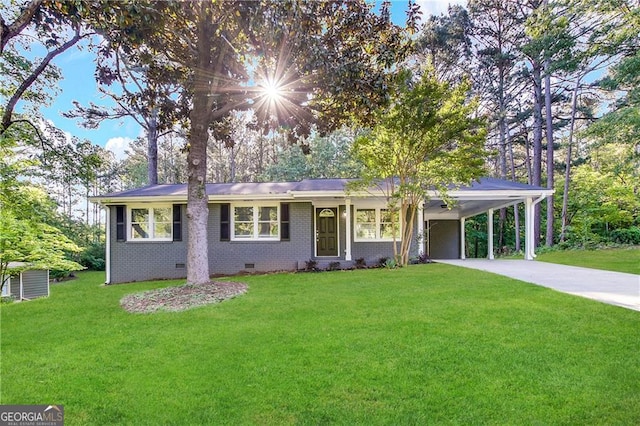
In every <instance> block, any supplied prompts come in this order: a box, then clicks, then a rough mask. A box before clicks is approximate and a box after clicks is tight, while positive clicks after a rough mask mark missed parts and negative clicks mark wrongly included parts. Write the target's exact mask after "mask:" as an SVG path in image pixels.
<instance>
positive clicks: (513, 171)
mask: <svg viewBox="0 0 640 426" xmlns="http://www.w3.org/2000/svg"><path fill="white" fill-rule="evenodd" d="M505 136H506V139H507V146H508V147H509V161H510V166H511V180H512V181H514V182H515V181H516V165H515V159H514V158H513V145H512V144H511V136H510V134H509V131H508V130H507V133H506V135H505ZM513 220H514V224H513V226H514V228H515V230H514V231H515V247H514V248H515V251H516V252H519V251H520V214H519V211H518V204H514V206H513Z"/></svg>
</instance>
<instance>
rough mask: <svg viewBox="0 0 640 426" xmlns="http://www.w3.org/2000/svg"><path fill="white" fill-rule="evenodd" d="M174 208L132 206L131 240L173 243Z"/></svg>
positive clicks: (130, 212) (130, 213)
mask: <svg viewBox="0 0 640 426" xmlns="http://www.w3.org/2000/svg"><path fill="white" fill-rule="evenodd" d="M172 239H173V208H172V206H170V205H169V206H132V207H130V208H129V240H131V241H152V240H153V241H171V240H172Z"/></svg>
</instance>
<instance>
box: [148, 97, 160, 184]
mask: <svg viewBox="0 0 640 426" xmlns="http://www.w3.org/2000/svg"><path fill="white" fill-rule="evenodd" d="M147 158H148V168H147V172H148V175H149V185H157V184H158V109H157V108H155V107H154V108H153V109H152V110H151V117H149V121H148V128H147Z"/></svg>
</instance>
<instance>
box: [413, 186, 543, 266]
mask: <svg viewBox="0 0 640 426" xmlns="http://www.w3.org/2000/svg"><path fill="white" fill-rule="evenodd" d="M553 192H554V191H553V190H552V189H547V188H542V187H537V186H532V185H527V184H523V183H519V182H511V181H506V180H502V179H495V178H482V179H480V180H479V181H476V182H474V183H473V184H471V185H470V186H464V187H460V188H457V189H453V190H451V191H449V193H448V196H449V198H450V199H451V200H452V202H451V203H450V204H448V203H447V202H445V201H444V200H443V199H442V198H441V197H439V196H438V195H437V193H435V192H434V193H433V194H431V197H430V198H429V200H428V201H427V202H426V203H425V205H424V207H423V209H422V212H418V217H422V218H423V220H421V221H419V229H418V233H419V235H425V236H426V238H425V241H424V246H423V247H421V248H422V249H423V250H424V251H425V252H426V253H427V254H428V255H429V256H430V257H431V258H432V259H438V258H440V259H456V258H457V259H465V257H466V256H465V237H466V236H465V221H466V219H468V218H470V217H474V216H477V215H479V214H482V213H487V221H488V223H487V245H488V247H489V250H488V251H489V255H488V258H489V259H494V250H495V249H494V244H493V237H494V235H493V233H494V231H493V213H494V211H495V210H499V209H502V208H506V207H511V206H513V205H516V204H519V203H523V204H524V258H525V259H526V260H533V259H534V258H535V257H536V255H535V238H534V235H535V232H534V220H533V219H534V209H535V206H536V204H538V203H540V202H541V201H542V200H544V199H545V198H547V197H548V196H550V195H552V194H553ZM425 226H426V228H424V227H425ZM425 229H426V232H424V231H425ZM432 254H435V257H434V256H432Z"/></svg>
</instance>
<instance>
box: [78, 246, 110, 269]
mask: <svg viewBox="0 0 640 426" xmlns="http://www.w3.org/2000/svg"><path fill="white" fill-rule="evenodd" d="M78 263H80V264H81V265H82V266H84V267H86V268H88V269H91V270H92V271H104V269H105V264H106V262H105V245H104V244H103V243H92V244H89V245H88V246H87V247H85V248H84V250H83V251H82V253H80V256H79V262H78Z"/></svg>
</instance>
